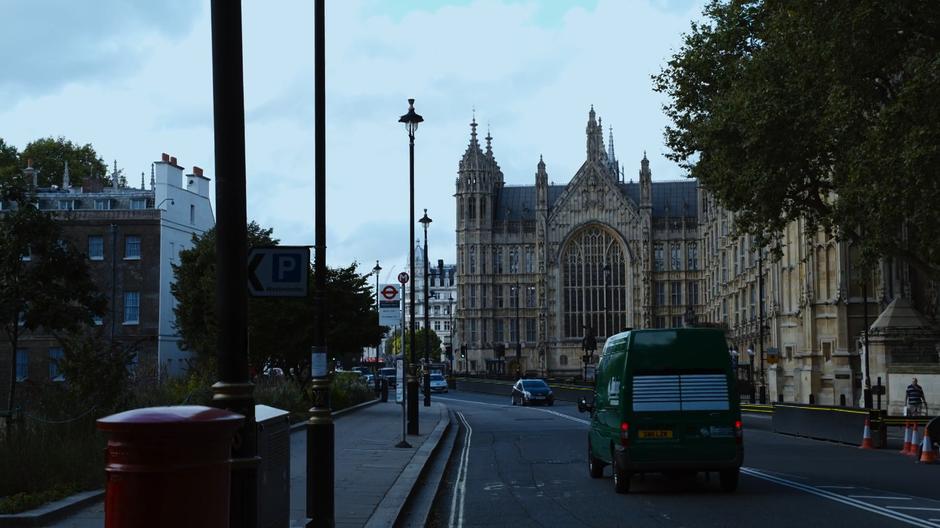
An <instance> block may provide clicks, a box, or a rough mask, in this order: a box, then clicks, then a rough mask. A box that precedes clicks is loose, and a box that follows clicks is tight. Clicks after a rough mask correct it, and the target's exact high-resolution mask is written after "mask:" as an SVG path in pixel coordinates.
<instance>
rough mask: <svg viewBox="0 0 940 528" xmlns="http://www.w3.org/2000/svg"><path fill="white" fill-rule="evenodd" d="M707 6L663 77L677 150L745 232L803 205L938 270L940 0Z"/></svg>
mask: <svg viewBox="0 0 940 528" xmlns="http://www.w3.org/2000/svg"><path fill="white" fill-rule="evenodd" d="M704 16H705V21H704V22H702V23H693V24H692V27H691V30H690V31H689V33H687V34H686V35H685V36H684V44H683V46H682V48H681V49H680V50H679V51H678V52H677V53H676V54H675V55H674V56H673V57H672V58H671V60H670V61H669V62H668V65H667V66H666V67H665V68H664V69H663V70H662V72H661V73H660V74H659V75H657V76H654V87H655V89H656V90H658V91H660V92H663V93H665V94H667V95H668V96H669V102H668V103H667V104H666V105H665V107H664V110H665V112H666V114H667V116H668V117H669V118H670V120H671V121H672V124H671V125H670V126H668V127H667V129H666V133H665V136H666V143H667V145H668V147H669V148H670V149H671V153H670V154H669V157H670V158H671V159H673V160H675V161H677V162H679V163H680V164H681V165H682V166H683V167H684V168H686V169H687V170H688V172H689V175H690V176H692V177H695V178H697V179H698V180H699V181H700V182H701V184H702V185H703V186H704V187H705V188H706V189H707V190H709V191H710V192H712V193H713V194H714V195H715V196H716V197H717V198H718V200H719V201H720V202H721V204H722V205H723V206H724V207H726V208H728V209H730V210H733V211H735V212H736V214H737V216H736V224H737V227H738V229H739V231H741V232H744V233H751V234H755V235H758V236H761V237H762V238H763V239H765V240H772V239H774V238H775V237H779V235H780V233H781V232H782V229H783V227H784V226H785V225H786V224H787V223H788V222H790V221H792V220H794V219H797V218H802V219H804V220H805V221H806V222H807V227H808V228H809V229H815V228H818V227H821V228H827V229H831V230H832V231H833V232H834V233H835V234H836V235H838V236H840V237H843V238H847V239H849V240H852V241H853V243H855V244H857V245H858V246H859V247H860V248H861V249H862V251H863V255H864V256H865V258H866V259H867V260H868V261H872V260H873V259H875V258H876V257H877V256H879V255H890V256H897V257H900V258H902V259H904V260H906V261H908V262H909V263H911V264H912V265H914V266H915V267H917V268H918V269H920V270H922V271H924V272H926V273H928V274H930V275H932V276H934V277H936V276H937V275H938V272H940V222H937V221H936V219H937V218H938V216H940V178H938V176H937V167H938V166H940V104H937V101H938V100H940V7H938V4H937V3H936V2H934V1H932V0H912V1H910V2H881V1H879V0H834V1H826V2H821V1H810V0H801V1H795V2H790V1H782V0H730V1H729V0H712V1H711V2H710V3H709V4H708V5H707V6H706V8H705V11H704ZM902 235H903V236H902ZM778 240H779V239H778Z"/></svg>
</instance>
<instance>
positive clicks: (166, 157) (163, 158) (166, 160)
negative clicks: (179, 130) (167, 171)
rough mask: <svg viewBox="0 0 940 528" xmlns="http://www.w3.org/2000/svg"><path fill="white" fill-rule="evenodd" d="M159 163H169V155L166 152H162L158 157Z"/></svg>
mask: <svg viewBox="0 0 940 528" xmlns="http://www.w3.org/2000/svg"><path fill="white" fill-rule="evenodd" d="M160 161H164V162H166V163H169V162H170V155H169V154H167V153H166V152H164V153H163V154H161V155H160Z"/></svg>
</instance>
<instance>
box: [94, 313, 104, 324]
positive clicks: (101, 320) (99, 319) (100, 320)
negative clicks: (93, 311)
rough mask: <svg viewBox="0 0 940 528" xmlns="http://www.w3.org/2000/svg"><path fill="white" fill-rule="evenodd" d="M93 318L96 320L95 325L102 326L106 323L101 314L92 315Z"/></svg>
mask: <svg viewBox="0 0 940 528" xmlns="http://www.w3.org/2000/svg"><path fill="white" fill-rule="evenodd" d="M91 319H92V321H94V323H95V326H101V325H103V324H104V319H102V318H101V316H100V315H95V316H92V318H91Z"/></svg>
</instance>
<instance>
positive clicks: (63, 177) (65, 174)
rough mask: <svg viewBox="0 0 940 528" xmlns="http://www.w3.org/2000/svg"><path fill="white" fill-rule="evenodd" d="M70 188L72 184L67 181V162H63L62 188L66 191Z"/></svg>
mask: <svg viewBox="0 0 940 528" xmlns="http://www.w3.org/2000/svg"><path fill="white" fill-rule="evenodd" d="M71 186H72V183H71V182H70V181H69V162H68V160H66V162H65V170H64V171H63V172H62V188H63V189H66V190H67V189H68V188H69V187H71Z"/></svg>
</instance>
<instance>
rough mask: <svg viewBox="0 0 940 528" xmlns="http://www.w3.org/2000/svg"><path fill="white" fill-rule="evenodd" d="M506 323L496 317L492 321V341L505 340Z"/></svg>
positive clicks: (500, 341) (499, 341)
mask: <svg viewBox="0 0 940 528" xmlns="http://www.w3.org/2000/svg"><path fill="white" fill-rule="evenodd" d="M505 327H506V325H505V324H503V320H502V319H497V320H495V321H493V341H494V342H496V343H502V342H503V341H505V340H506V332H505Z"/></svg>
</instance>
